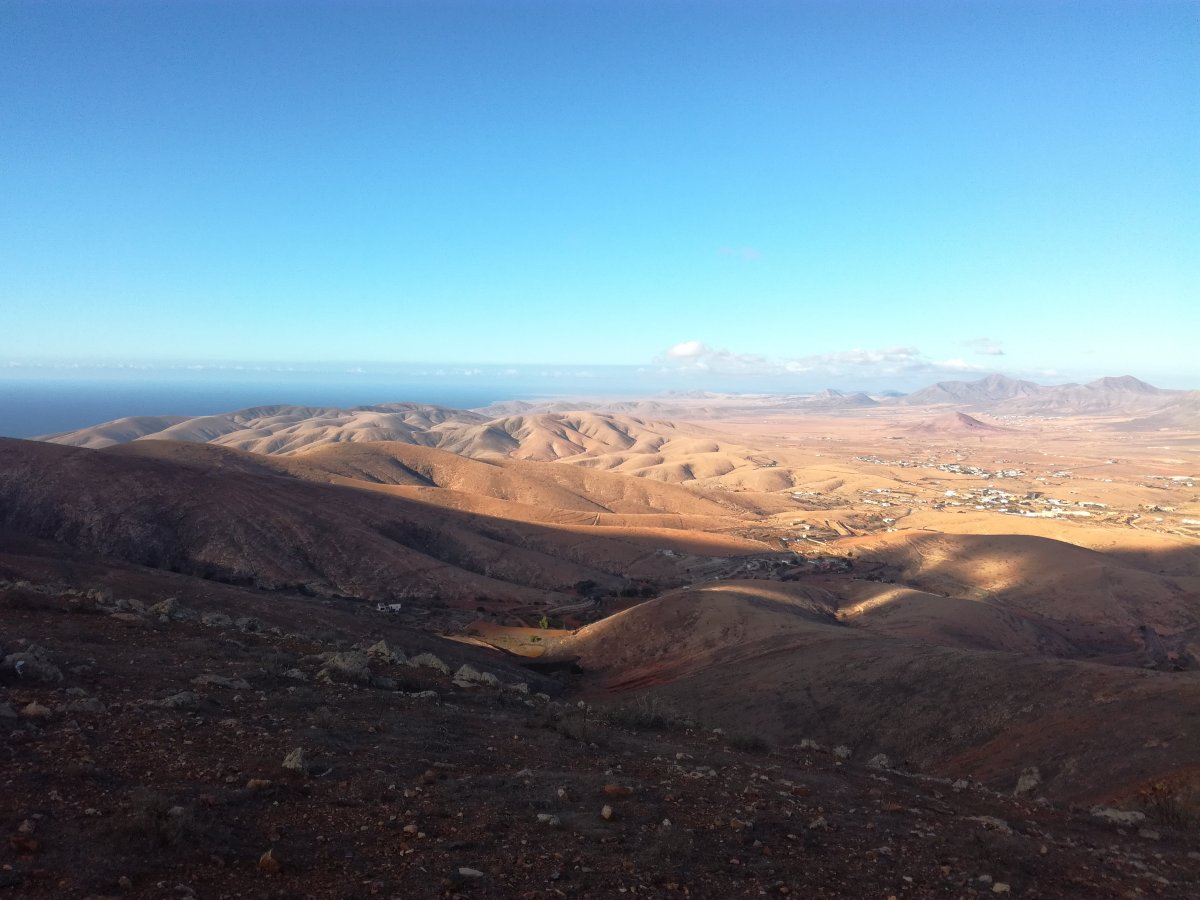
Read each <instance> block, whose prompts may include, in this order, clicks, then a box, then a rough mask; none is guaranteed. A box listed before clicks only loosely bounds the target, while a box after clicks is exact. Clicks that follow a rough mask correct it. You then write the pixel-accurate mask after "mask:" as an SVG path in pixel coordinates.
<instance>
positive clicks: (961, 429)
mask: <svg viewBox="0 0 1200 900" xmlns="http://www.w3.org/2000/svg"><path fill="white" fill-rule="evenodd" d="M908 430H909V431H910V432H913V433H915V434H987V433H989V432H990V433H993V434H995V433H1003V432H1006V431H1012V429H1011V428H1004V427H1002V426H1000V425H992V424H990V423H988V422H981V421H980V420H979V419H977V418H975V417H974V416H969V415H967V414H966V413H964V412H954V413H946V414H945V415H943V416H938V417H937V418H935V419H930V420H928V421H926V422H920V423H918V424H916V425H911V426H909V428H908Z"/></svg>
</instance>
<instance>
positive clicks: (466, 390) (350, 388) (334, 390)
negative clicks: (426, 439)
mask: <svg viewBox="0 0 1200 900" xmlns="http://www.w3.org/2000/svg"><path fill="white" fill-rule="evenodd" d="M536 396H544V395H542V394H539V393H538V392H537V390H536V386H534V385H514V384H512V383H511V382H510V381H504V382H501V381H497V382H486V381H482V380H481V381H480V382H479V383H475V382H474V381H466V382H465V383H464V381H454V382H448V381H436V380H422V381H412V380H397V379H387V378H380V377H370V378H354V377H321V376H297V377H279V376H273V377H247V378H241V379H239V378H228V377H221V378H216V377H206V376H200V375H198V376H194V377H187V376H179V377H160V376H154V377H146V378H140V377H136V376H132V375H130V376H120V377H83V378H73V377H70V376H56V377H48V378H38V377H30V376H27V375H20V376H17V377H6V376H2V375H0V436H3V437H17V438H31V437H40V436H42V435H49V434H57V433H59V432H63V431H72V430H74V429H76V428H83V427H86V426H88V425H98V424H99V423H101V422H107V421H110V420H112V419H120V418H123V417H125V416H167V415H172V416H173V415H179V416H203V415H212V414H214V413H223V412H232V411H234V410H238V409H245V408H247V407H252V406H266V405H273V404H280V403H282V404H291V405H296V406H339V407H347V406H361V405H369V404H375V403H396V402H414V403H433V404H437V405H439V406H451V407H456V408H459V409H471V408H475V407H480V406H487V405H488V404H490V403H495V402H497V401H500V400H519V399H527V398H531V397H536Z"/></svg>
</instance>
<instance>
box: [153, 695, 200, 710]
mask: <svg viewBox="0 0 1200 900" xmlns="http://www.w3.org/2000/svg"><path fill="white" fill-rule="evenodd" d="M199 705H200V697H199V696H198V695H197V694H195V693H193V692H192V691H180V692H179V693H178V694H172V695H171V696H170V697H164V698H163V699H162V700H159V701H158V703H156V704H155V706H161V707H162V708H163V709H195V708H196V707H197V706H199Z"/></svg>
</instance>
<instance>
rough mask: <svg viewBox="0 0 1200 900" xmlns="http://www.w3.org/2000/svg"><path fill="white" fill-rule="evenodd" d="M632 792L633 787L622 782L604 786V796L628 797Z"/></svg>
mask: <svg viewBox="0 0 1200 900" xmlns="http://www.w3.org/2000/svg"><path fill="white" fill-rule="evenodd" d="M632 793H633V788H631V787H626V786H625V785H623V784H606V785H605V786H604V796H606V797H628V796H629V795H630V794H632Z"/></svg>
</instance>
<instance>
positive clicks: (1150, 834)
mask: <svg viewBox="0 0 1200 900" xmlns="http://www.w3.org/2000/svg"><path fill="white" fill-rule="evenodd" d="M1138 837H1140V838H1142V839H1143V840H1147V841H1157V840H1159V839H1160V838H1161V837H1162V835H1161V834H1159V833H1158V832H1157V831H1155V830H1154V829H1153V828H1141V829H1138Z"/></svg>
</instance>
